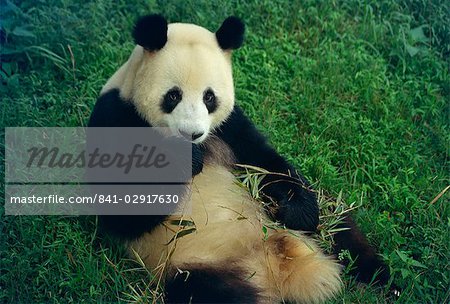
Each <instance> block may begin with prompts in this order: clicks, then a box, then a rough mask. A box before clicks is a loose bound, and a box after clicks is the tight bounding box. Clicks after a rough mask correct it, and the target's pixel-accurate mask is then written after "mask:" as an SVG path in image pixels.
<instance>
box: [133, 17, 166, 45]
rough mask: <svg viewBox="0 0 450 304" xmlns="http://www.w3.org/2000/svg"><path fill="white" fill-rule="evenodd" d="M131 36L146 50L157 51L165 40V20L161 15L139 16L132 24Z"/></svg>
mask: <svg viewBox="0 0 450 304" xmlns="http://www.w3.org/2000/svg"><path fill="white" fill-rule="evenodd" d="M133 38H134V42H135V43H136V44H139V45H140V46H142V47H143V48H144V49H146V50H147V51H157V50H160V49H162V48H163V47H164V45H165V44H166V42H167V20H166V19H165V18H164V17H162V16H161V15H147V16H144V17H141V18H140V19H139V20H138V21H137V22H136V25H135V26H134V29H133Z"/></svg>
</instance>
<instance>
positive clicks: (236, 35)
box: [216, 16, 245, 50]
mask: <svg viewBox="0 0 450 304" xmlns="http://www.w3.org/2000/svg"><path fill="white" fill-rule="evenodd" d="M244 32H245V25H244V23H243V22H242V21H241V20H240V19H239V18H237V17H234V16H231V17H228V18H227V19H225V21H224V22H223V23H222V25H221V26H220V28H219V29H218V30H217V32H216V38H217V42H218V43H219V46H220V47H221V48H222V49H223V50H231V49H238V48H240V47H241V45H242V43H243V42H244Z"/></svg>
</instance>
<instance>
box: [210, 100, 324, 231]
mask: <svg viewBox="0 0 450 304" xmlns="http://www.w3.org/2000/svg"><path fill="white" fill-rule="evenodd" d="M216 135H217V136H218V137H219V138H221V139H222V140H223V141H224V142H225V143H226V144H227V145H228V146H229V147H230V148H231V149H232V151H233V153H234V155H235V157H236V162H237V163H239V164H244V165H252V166H257V167H260V168H264V169H266V170H268V171H270V172H273V173H281V174H285V175H280V174H278V175H277V174H269V175H267V176H266V177H265V178H264V179H263V180H262V189H261V192H262V194H263V196H265V197H266V198H267V199H269V200H270V201H274V202H275V204H276V206H277V208H276V211H275V214H274V216H275V218H276V220H279V221H280V222H282V223H283V224H285V225H286V227H288V228H290V229H297V230H304V231H315V230H316V228H317V225H318V222H319V208H318V204H317V198H316V195H315V193H314V192H313V191H311V190H309V184H308V182H307V180H306V179H305V178H304V177H303V176H301V175H300V174H299V173H298V172H297V170H295V168H294V167H293V166H292V165H291V164H289V163H288V161H287V160H286V159H285V158H284V157H282V156H281V155H280V154H278V153H277V152H276V151H275V149H274V148H273V147H271V146H270V145H269V144H268V143H267V140H266V138H265V137H264V136H263V135H262V134H261V133H260V132H259V131H258V130H257V129H256V127H255V126H254V124H253V123H252V122H251V121H250V120H249V119H248V118H247V117H246V116H245V114H244V113H243V111H242V109H241V108H239V107H238V106H235V107H234V109H233V112H232V113H231V115H230V116H229V118H228V119H227V120H226V121H225V122H224V124H223V125H222V126H221V127H220V128H219V129H218V130H217V131H216ZM288 175H290V176H292V178H291V177H289V176H288Z"/></svg>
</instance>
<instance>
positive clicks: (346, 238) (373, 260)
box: [334, 216, 390, 285]
mask: <svg viewBox="0 0 450 304" xmlns="http://www.w3.org/2000/svg"><path fill="white" fill-rule="evenodd" d="M337 228H350V229H348V230H343V231H339V232H338V233H336V234H335V235H334V241H335V246H334V251H335V253H336V254H339V252H341V251H342V250H348V251H349V252H350V255H351V256H352V259H354V260H355V265H354V266H355V268H354V269H352V270H351V271H350V273H351V274H353V275H355V276H356V279H357V280H358V281H360V282H363V283H370V282H372V281H373V283H375V284H378V285H386V284H387V283H388V281H389V277H390V273H389V267H388V266H387V265H386V264H385V263H384V262H383V261H382V260H381V258H380V257H379V256H378V255H377V253H376V252H375V249H374V248H373V247H371V246H370V245H369V242H368V241H367V239H366V237H365V236H364V234H363V233H362V232H361V230H359V228H358V226H357V225H356V223H355V222H354V221H353V219H352V218H351V217H350V216H347V217H346V218H345V219H344V221H343V223H341V224H339V225H338V227H337ZM348 262H349V261H344V262H343V264H344V265H345V264H347V263H348Z"/></svg>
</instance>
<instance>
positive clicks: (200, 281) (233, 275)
mask: <svg viewBox="0 0 450 304" xmlns="http://www.w3.org/2000/svg"><path fill="white" fill-rule="evenodd" d="M182 270H183V272H181V273H180V272H178V271H177V270H174V271H172V272H171V273H170V274H169V275H168V277H167V280H166V284H165V291H166V297H165V302H166V303H257V302H258V290H257V289H255V287H254V286H252V285H251V284H250V283H249V282H248V281H247V280H245V278H246V277H248V275H246V274H245V272H244V271H242V270H241V269H240V268H238V267H236V266H235V265H229V264H225V263H224V264H222V265H215V266H214V267H212V266H210V265H202V264H190V265H185V266H184V267H182Z"/></svg>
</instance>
